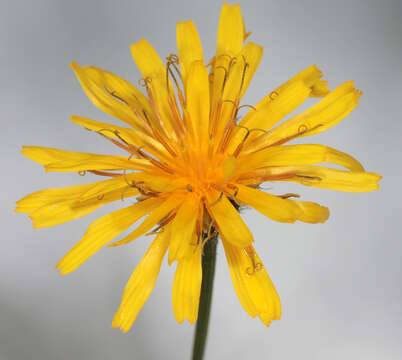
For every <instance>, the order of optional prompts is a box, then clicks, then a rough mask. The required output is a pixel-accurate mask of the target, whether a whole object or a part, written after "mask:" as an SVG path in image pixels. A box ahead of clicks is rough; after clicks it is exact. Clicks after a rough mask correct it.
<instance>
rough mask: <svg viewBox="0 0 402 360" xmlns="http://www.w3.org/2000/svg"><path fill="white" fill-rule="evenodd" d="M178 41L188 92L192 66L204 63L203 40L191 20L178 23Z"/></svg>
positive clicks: (183, 75) (182, 71)
mask: <svg viewBox="0 0 402 360" xmlns="http://www.w3.org/2000/svg"><path fill="white" fill-rule="evenodd" d="M176 40H177V49H178V52H179V59H180V67H181V73H182V77H183V81H184V84H185V87H186V90H187V87H188V88H190V89H191V86H188V85H187V77H188V76H189V75H190V74H191V72H190V67H191V64H192V63H193V62H194V61H201V62H204V55H203V52H202V45H201V40H200V37H199V36H198V31H197V28H196V27H195V25H194V23H193V22H192V21H191V20H190V21H185V22H179V23H177V28H176ZM208 101H209V99H208Z"/></svg>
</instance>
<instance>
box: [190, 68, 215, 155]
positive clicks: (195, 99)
mask: <svg viewBox="0 0 402 360" xmlns="http://www.w3.org/2000/svg"><path fill="white" fill-rule="evenodd" d="M187 84H188V87H187V104H186V110H187V112H188V119H187V121H188V125H189V127H190V129H191V134H192V135H193V138H194V140H195V143H196V144H197V145H198V146H199V147H200V148H201V147H204V148H205V147H206V145H208V143H209V134H208V128H209V112H210V108H209V80H208V71H207V69H206V67H205V65H204V64H203V63H202V62H201V61H195V62H193V63H192V64H191V71H190V73H189V74H188V78H187Z"/></svg>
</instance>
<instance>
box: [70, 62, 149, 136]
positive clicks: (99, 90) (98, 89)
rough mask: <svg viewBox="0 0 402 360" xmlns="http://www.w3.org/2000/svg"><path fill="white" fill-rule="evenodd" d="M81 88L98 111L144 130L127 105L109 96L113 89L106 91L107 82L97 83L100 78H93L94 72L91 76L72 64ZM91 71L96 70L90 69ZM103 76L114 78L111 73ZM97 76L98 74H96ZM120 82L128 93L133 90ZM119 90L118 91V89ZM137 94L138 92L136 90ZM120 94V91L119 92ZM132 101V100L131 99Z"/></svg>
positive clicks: (84, 69) (139, 120) (85, 70)
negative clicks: (126, 88) (127, 88)
mask: <svg viewBox="0 0 402 360" xmlns="http://www.w3.org/2000/svg"><path fill="white" fill-rule="evenodd" d="M70 66H71V67H72V68H73V70H74V72H75V74H76V76H77V78H78V80H79V82H80V84H81V86H82V88H83V89H84V91H85V93H86V94H87V96H88V98H89V99H90V100H91V101H92V102H93V104H94V105H95V106H96V107H98V108H99V109H100V110H102V111H104V112H106V113H107V114H109V115H111V116H113V117H116V118H117V119H120V120H122V121H124V122H125V123H127V124H129V125H131V126H133V127H135V128H138V129H144V123H143V121H142V120H141V119H139V118H138V117H137V116H136V115H135V113H134V112H133V108H132V107H130V106H129V105H128V104H126V103H124V102H122V101H121V100H119V99H117V98H116V97H114V96H112V95H111V94H112V93H113V91H114V90H115V89H112V88H111V89H108V88H107V87H106V86H107V82H105V81H103V84H102V83H99V81H100V78H99V76H97V77H96V78H94V76H93V75H94V71H92V74H91V73H90V72H88V71H87V70H88V67H81V66H79V65H78V64H77V63H75V62H73V63H71V65H70ZM92 69H93V70H94V69H96V68H92ZM97 70H98V71H102V70H100V69H97ZM104 74H108V77H109V78H110V77H112V76H113V77H116V78H117V76H115V75H113V74H111V73H107V72H104ZM97 75H99V74H97ZM103 79H105V77H103ZM95 80H97V81H95ZM120 80H121V82H124V84H125V85H126V86H127V87H129V90H128V92H130V90H133V89H134V87H133V86H132V85H130V84H129V83H128V82H126V81H125V80H123V79H120ZM119 90H120V89H119ZM136 92H138V90H136ZM119 94H121V91H120V92H119ZM134 97H135V96H134V94H133V93H132V95H131V98H134ZM133 101H134V99H133ZM144 101H146V100H144Z"/></svg>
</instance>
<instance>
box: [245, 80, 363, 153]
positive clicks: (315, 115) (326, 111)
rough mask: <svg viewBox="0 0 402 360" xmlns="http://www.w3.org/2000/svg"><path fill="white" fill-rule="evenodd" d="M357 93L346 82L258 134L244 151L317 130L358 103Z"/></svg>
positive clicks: (340, 117) (285, 140)
mask: <svg viewBox="0 0 402 360" xmlns="http://www.w3.org/2000/svg"><path fill="white" fill-rule="evenodd" d="M360 95H361V93H360V92H359V91H358V90H356V89H355V88H354V86H353V82H351V81H350V82H346V83H344V84H342V85H340V86H339V87H338V88H337V89H335V90H334V91H332V92H331V93H329V94H328V95H327V96H326V97H325V98H323V99H322V100H321V101H320V102H319V103H317V104H316V105H314V106H313V107H311V108H310V109H308V110H306V111H305V112H303V113H301V114H299V115H295V116H293V117H292V118H290V119H289V120H287V121H285V122H284V123H283V124H280V125H279V126H277V127H276V128H275V129H273V130H272V131H270V132H269V133H267V134H265V135H262V136H260V137H258V138H257V139H256V140H255V141H254V142H252V143H251V144H250V146H249V148H248V152H252V151H255V150H256V149H258V147H261V145H262V144H263V145H264V146H270V145H273V144H277V143H284V142H287V141H290V140H293V139H296V138H299V137H303V136H310V135H315V134H319V133H321V132H323V131H325V130H327V129H329V128H331V127H332V126H334V125H336V124H338V123H339V122H340V121H342V120H343V119H344V118H345V117H346V116H347V115H348V114H349V113H350V112H351V111H352V110H353V109H354V108H355V107H356V106H357V104H358V99H359V97H360Z"/></svg>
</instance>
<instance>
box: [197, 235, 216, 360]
mask: <svg viewBox="0 0 402 360" xmlns="http://www.w3.org/2000/svg"><path fill="white" fill-rule="evenodd" d="M217 243H218V235H216V236H214V237H212V238H211V239H209V240H208V241H207V242H206V244H205V246H204V249H203V250H204V253H203V256H202V284H201V295H200V305H199V308H198V320H197V325H196V328H195V334H194V344H193V356H192V360H202V359H203V357H204V351H205V344H206V341H207V335H208V325H209V315H210V313H211V300H212V290H213V285H214V275H215V263H216V245H217Z"/></svg>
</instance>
